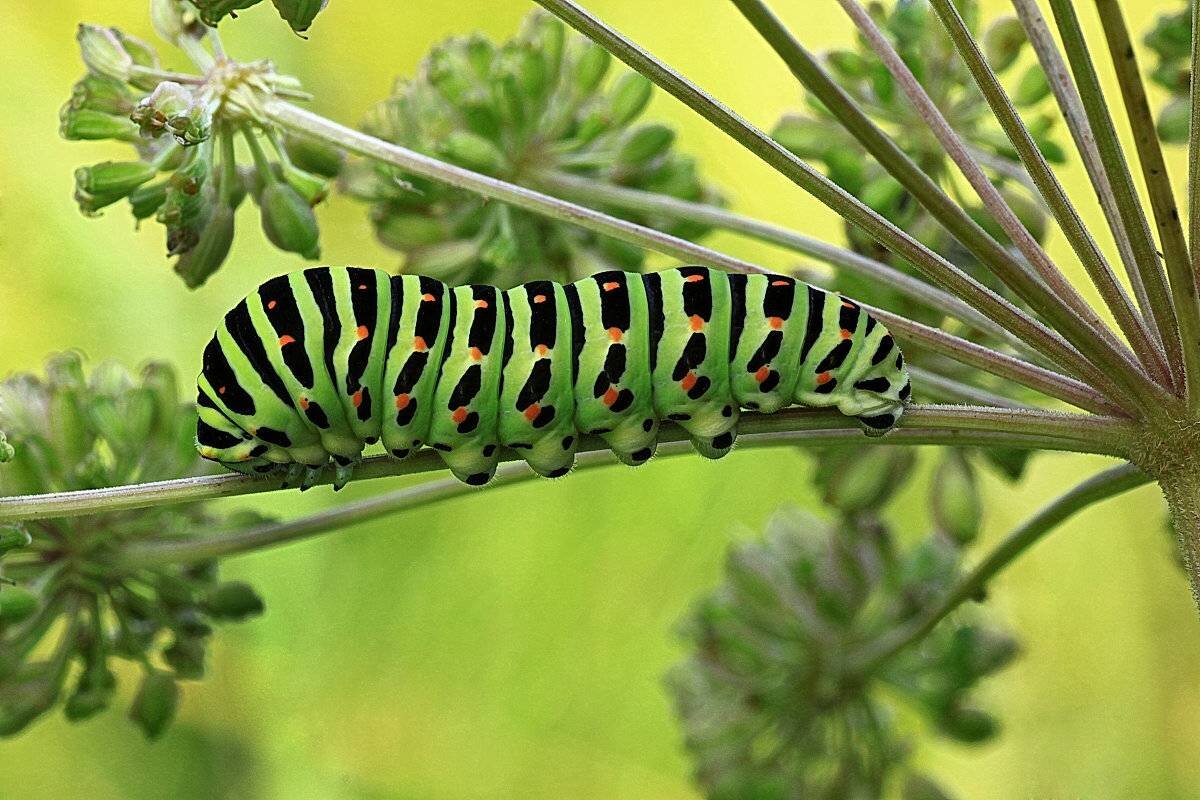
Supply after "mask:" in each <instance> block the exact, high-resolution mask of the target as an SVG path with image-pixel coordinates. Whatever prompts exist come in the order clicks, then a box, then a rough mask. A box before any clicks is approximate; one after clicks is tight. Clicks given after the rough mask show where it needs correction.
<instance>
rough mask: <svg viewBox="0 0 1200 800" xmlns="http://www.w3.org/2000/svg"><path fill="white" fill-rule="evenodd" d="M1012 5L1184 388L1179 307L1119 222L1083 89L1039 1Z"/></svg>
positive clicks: (1160, 274)
mask: <svg viewBox="0 0 1200 800" xmlns="http://www.w3.org/2000/svg"><path fill="white" fill-rule="evenodd" d="M1012 4H1013V8H1014V9H1015V10H1016V12H1017V16H1018V17H1019V18H1020V20H1021V25H1022V26H1023V27H1024V28H1025V35H1026V36H1027V37H1028V39H1029V43H1030V45H1031V46H1032V47H1033V50H1034V52H1035V53H1036V54H1037V57H1038V62H1039V63H1040V64H1041V66H1042V71H1043V72H1044V73H1045V74H1046V80H1047V81H1049V83H1050V89H1051V91H1052V92H1054V97H1055V100H1056V101H1057V102H1058V107H1059V109H1060V110H1061V111H1062V115H1063V118H1064V119H1065V120H1066V122H1067V128H1068V130H1070V132H1071V138H1072V139H1073V140H1074V141H1075V148H1076V150H1078V151H1079V156H1080V159H1081V160H1082V161H1083V166H1084V169H1085V170H1086V171H1087V174H1088V178H1089V180H1090V181H1091V183H1092V188H1093V190H1094V191H1095V193H1096V199H1097V200H1098V201H1099V203H1100V208H1101V210H1102V211H1103V212H1104V218H1105V220H1106V221H1107V222H1108V228H1109V231H1110V232H1111V233H1112V237H1113V241H1114V243H1115V244H1116V246H1117V251H1118V252H1119V253H1120V254H1121V261H1122V263H1123V264H1124V265H1125V274H1126V276H1127V277H1128V278H1129V285H1130V286H1131V287H1132V288H1133V293H1134V296H1136V297H1137V299H1138V307H1139V308H1140V309H1141V311H1142V316H1143V317H1144V318H1145V320H1146V324H1147V325H1148V326H1149V327H1150V329H1151V331H1152V332H1154V334H1155V335H1156V336H1157V337H1158V340H1159V341H1160V342H1161V343H1162V345H1163V349H1164V350H1165V351H1166V355H1167V361H1168V363H1169V364H1170V365H1171V372H1172V375H1173V377H1174V379H1175V381H1176V382H1177V384H1178V385H1182V380H1183V352H1182V347H1181V344H1180V341H1179V323H1178V321H1177V320H1176V319H1175V309H1174V307H1173V306H1172V304H1171V294H1170V289H1169V288H1168V287H1167V277H1166V274H1165V273H1164V272H1163V270H1162V267H1161V265H1160V264H1159V263H1158V261H1157V260H1154V261H1152V262H1149V263H1147V264H1140V263H1139V261H1138V259H1137V256H1136V254H1135V252H1134V247H1133V243H1132V242H1131V241H1130V238H1129V233H1128V231H1126V229H1125V226H1124V224H1123V222H1122V220H1121V211H1120V209H1119V208H1118V207H1117V200H1116V196H1115V194H1114V193H1113V186H1112V181H1110V180H1109V177H1108V173H1107V172H1106V171H1105V167H1104V161H1103V159H1102V158H1101V156H1100V149H1099V148H1098V147H1097V145H1096V134H1095V133H1094V132H1093V131H1092V126H1091V123H1090V122H1089V121H1088V115H1087V111H1086V110H1085V109H1084V107H1083V100H1082V99H1081V98H1080V96H1079V90H1078V89H1076V88H1075V82H1074V81H1073V80H1072V79H1071V72H1070V70H1069V69H1068V68H1067V65H1066V62H1064V61H1063V57H1062V54H1061V53H1060V52H1059V50H1058V44H1057V42H1055V39H1054V35H1053V34H1052V33H1051V32H1050V26H1049V25H1048V24H1047V23H1046V17H1045V16H1044V15H1043V14H1042V10H1041V8H1039V7H1038V4H1037V0H1012ZM1143 266H1145V267H1149V268H1150V270H1149V272H1147V273H1146V274H1145V275H1143V274H1142V272H1141V268H1142V267H1143Z"/></svg>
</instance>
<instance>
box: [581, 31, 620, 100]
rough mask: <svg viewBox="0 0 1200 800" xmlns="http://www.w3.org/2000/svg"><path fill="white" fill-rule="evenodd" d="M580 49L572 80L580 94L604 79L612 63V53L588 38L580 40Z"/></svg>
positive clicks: (593, 88) (588, 91) (591, 89)
mask: <svg viewBox="0 0 1200 800" xmlns="http://www.w3.org/2000/svg"><path fill="white" fill-rule="evenodd" d="M580 49H581V50H582V52H581V53H580V54H579V57H578V58H577V59H576V61H575V74H574V76H573V77H572V81H573V82H574V84H575V89H576V91H578V92H579V93H580V94H590V93H591V92H593V91H595V89H596V87H597V86H599V85H600V81H602V80H604V75H605V73H607V72H608V67H609V64H611V63H612V54H611V53H609V52H608V51H607V50H605V49H604V48H603V47H601V46H600V45H598V44H596V43H595V42H593V41H591V40H590V39H589V40H585V41H583V42H581V43H580Z"/></svg>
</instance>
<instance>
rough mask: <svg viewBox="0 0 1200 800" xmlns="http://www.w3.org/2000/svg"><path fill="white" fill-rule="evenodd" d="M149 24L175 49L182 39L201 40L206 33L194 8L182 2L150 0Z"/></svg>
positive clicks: (179, 0)
mask: <svg viewBox="0 0 1200 800" xmlns="http://www.w3.org/2000/svg"><path fill="white" fill-rule="evenodd" d="M150 24H152V25H153V26H154V31H155V33H157V34H158V35H159V36H161V37H162V38H163V40H165V41H167V42H169V43H171V44H173V45H175V46H176V47H179V46H180V43H181V42H182V41H183V40H184V39H202V38H204V35H205V33H206V31H205V26H204V23H202V22H201V21H200V17H199V14H198V12H197V11H196V9H195V7H193V6H191V5H190V4H188V3H186V2H184V1H183V0H150Z"/></svg>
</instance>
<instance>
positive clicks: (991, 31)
mask: <svg viewBox="0 0 1200 800" xmlns="http://www.w3.org/2000/svg"><path fill="white" fill-rule="evenodd" d="M1026 41H1028V40H1027V39H1026V38H1025V28H1024V26H1022V25H1021V20H1019V19H1017V18H1016V17H1000V18H999V19H997V20H996V21H995V22H993V23H992V24H991V25H990V26H989V27H988V29H987V33H985V34H984V35H983V52H984V55H985V56H986V57H987V60H988V64H989V65H991V67H992V69H994V70H995V71H996V72H1003V71H1004V70H1006V69H1008V68H1009V67H1011V66H1012V65H1013V63H1014V62H1015V61H1016V60H1017V57H1018V56H1020V55H1021V49H1022V48H1023V47H1024V46H1025V43H1026Z"/></svg>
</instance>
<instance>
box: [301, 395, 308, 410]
mask: <svg viewBox="0 0 1200 800" xmlns="http://www.w3.org/2000/svg"><path fill="white" fill-rule="evenodd" d="M300 410H301V411H307V410H308V398H307V397H301V398H300Z"/></svg>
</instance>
